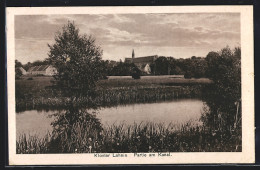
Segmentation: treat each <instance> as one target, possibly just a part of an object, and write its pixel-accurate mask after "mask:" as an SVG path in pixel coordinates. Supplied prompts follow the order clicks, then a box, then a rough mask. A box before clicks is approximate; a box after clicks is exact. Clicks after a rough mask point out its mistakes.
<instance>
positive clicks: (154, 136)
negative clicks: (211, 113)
mask: <svg viewBox="0 0 260 170" xmlns="http://www.w3.org/2000/svg"><path fill="white" fill-rule="evenodd" d="M86 123H87V124H86ZM98 126H99V125H98ZM98 126H97V125H96V124H95V123H94V121H88V122H86V121H85V122H84V121H83V122H77V123H75V124H74V125H73V126H72V128H71V129H70V130H69V131H68V130H66V131H64V132H63V133H62V135H61V136H60V137H59V140H57V137H54V136H52V137H45V138H43V139H38V138H37V137H29V138H27V137H26V136H25V135H22V136H21V137H20V138H19V140H18V141H17V144H16V146H17V153H27V154H30V153H133V152H211V151H212V152H213V151H214V152H241V150H242V149H241V143H242V142H241V132H240V131H234V132H233V133H231V134H229V133H223V132H220V131H217V130H209V129H208V128H206V127H204V126H203V125H202V126H199V125H197V126H193V125H191V122H188V123H187V124H182V125H179V126H176V125H174V124H169V125H166V124H164V123H152V122H146V123H145V122H142V123H140V124H137V123H135V124H133V125H126V124H120V125H111V126H107V127H104V128H97V127H98ZM54 139H56V140H54ZM57 146H62V147H57ZM53 148H55V150H53Z"/></svg>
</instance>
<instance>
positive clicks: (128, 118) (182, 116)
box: [16, 99, 203, 137]
mask: <svg viewBox="0 0 260 170" xmlns="http://www.w3.org/2000/svg"><path fill="white" fill-rule="evenodd" d="M56 112H57V111H37V110H28V111H24V112H19V113H17V114H16V135H17V137H19V135H21V134H27V135H35V134H36V135H38V136H39V137H43V136H44V135H45V134H46V133H47V132H48V131H49V132H51V131H52V126H51V122H52V121H53V119H54V117H51V116H50V115H52V114H54V113H56ZM202 112H203V102H202V101H201V100H199V99H179V100H173V101H167V102H161V103H146V104H131V105H120V106H116V107H110V108H101V109H100V110H99V111H98V113H97V114H96V115H97V118H98V119H100V121H101V123H102V125H103V126H111V125H113V124H114V125H118V124H122V123H124V124H126V125H131V124H134V123H137V124H139V123H145V122H153V123H162V124H164V125H169V124H170V123H172V124H175V125H181V124H185V123H187V122H192V123H193V124H196V123H199V118H200V116H201V114H202Z"/></svg>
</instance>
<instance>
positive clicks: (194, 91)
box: [16, 85, 202, 112]
mask: <svg viewBox="0 0 260 170" xmlns="http://www.w3.org/2000/svg"><path fill="white" fill-rule="evenodd" d="M201 88H202V87H201V86H200V85H196V86H183V87H175V86H149V87H147V86H139V87H114V88H107V89H100V88H99V89H98V90H97V96H96V97H95V98H85V97H81V98H79V99H77V101H76V102H74V105H77V106H86V105H87V104H89V103H95V105H96V106H101V107H106V106H117V105H124V104H132V103H149V102H159V101H167V100H172V99H181V98H195V97H196V98H198V97H200V96H201ZM70 105H71V101H70V98H69V97H64V96H58V97H57V96H53V97H44V95H43V96H41V97H31V98H17V99H16V111H17V112H20V111H24V110H30V109H59V108H61V109H66V108H67V107H70Z"/></svg>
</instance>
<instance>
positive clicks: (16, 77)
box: [15, 67, 23, 79]
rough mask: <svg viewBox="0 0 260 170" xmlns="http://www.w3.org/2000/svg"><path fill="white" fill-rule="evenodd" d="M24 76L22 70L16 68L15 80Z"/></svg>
mask: <svg viewBox="0 0 260 170" xmlns="http://www.w3.org/2000/svg"><path fill="white" fill-rule="evenodd" d="M22 75H23V73H22V71H21V69H20V68H19V67H16V68H15V79H20V78H21V76H22Z"/></svg>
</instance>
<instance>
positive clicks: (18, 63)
mask: <svg viewBox="0 0 260 170" xmlns="http://www.w3.org/2000/svg"><path fill="white" fill-rule="evenodd" d="M22 66H23V65H22V63H21V62H20V61H18V60H15V68H17V67H22Z"/></svg>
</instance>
